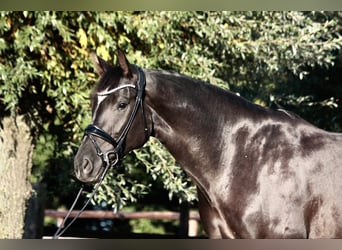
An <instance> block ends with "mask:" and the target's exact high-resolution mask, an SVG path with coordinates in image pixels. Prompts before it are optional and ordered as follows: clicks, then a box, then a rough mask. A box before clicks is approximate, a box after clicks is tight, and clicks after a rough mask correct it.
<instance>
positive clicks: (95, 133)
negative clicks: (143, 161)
mask: <svg viewBox="0 0 342 250" xmlns="http://www.w3.org/2000/svg"><path fill="white" fill-rule="evenodd" d="M133 66H134V67H135V69H136V70H137V72H138V83H137V96H136V98H135V103H134V107H133V110H132V113H131V115H130V117H129V119H128V121H127V123H126V126H125V127H124V129H123V130H122V132H121V135H120V136H119V138H118V139H117V140H115V139H114V138H113V137H112V136H111V135H110V134H108V133H107V132H106V131H104V130H103V129H101V128H99V127H98V126H96V125H94V124H89V125H88V126H87V127H86V128H85V130H84V136H88V137H89V139H90V140H91V142H92V143H93V145H94V147H95V149H96V153H97V156H99V157H100V158H101V159H102V162H103V166H104V167H105V169H104V171H103V173H102V174H101V176H100V178H99V181H98V183H97V184H96V185H95V186H94V187H93V191H92V193H91V195H90V196H89V198H88V200H87V201H86V203H85V204H84V205H83V207H82V209H81V210H80V211H79V212H78V213H77V215H76V216H75V217H74V218H73V220H72V221H70V222H69V224H68V225H67V226H65V222H66V220H67V219H68V218H69V217H70V214H71V212H72V211H73V209H74V207H75V205H76V204H77V201H78V199H79V198H80V196H81V193H82V192H83V188H84V186H83V185H82V186H81V188H80V189H79V191H78V194H77V196H76V198H75V200H74V202H73V204H72V205H71V207H70V209H69V211H68V213H67V215H66V216H65V218H64V220H63V222H62V223H61V225H60V226H59V227H58V229H57V231H56V232H55V234H54V236H53V237H52V238H53V239H58V238H59V237H60V236H61V235H62V234H63V233H64V232H65V231H66V230H67V229H68V228H69V227H70V226H71V224H72V223H74V222H75V220H76V219H77V218H79V216H80V215H81V213H82V212H83V211H84V210H85V208H86V206H87V205H88V204H89V202H90V201H91V200H92V199H93V197H94V196H95V194H96V192H97V190H98V189H99V187H100V186H101V184H102V182H103V180H104V178H105V176H106V174H107V172H108V170H109V169H110V168H111V167H115V166H116V165H117V164H118V163H119V162H120V161H121V159H122V158H123V157H124V143H125V141H126V138H127V135H128V132H129V131H130V129H131V127H132V124H133V122H134V119H135V117H136V115H137V112H138V110H139V108H141V111H142V116H143V120H144V133H145V140H147V139H148V128H147V121H146V115H145V109H144V105H143V98H144V93H145V86H146V79H145V74H144V72H143V71H142V69H141V68H139V67H138V66H136V65H133ZM123 88H135V85H133V84H127V85H123V86H120V87H118V88H115V89H113V90H110V91H108V92H106V93H101V94H100V95H101V96H104V95H110V94H112V93H114V92H115V91H118V90H121V89H123ZM94 137H98V138H100V139H102V140H104V141H106V142H108V143H109V144H111V145H112V146H113V150H110V151H108V152H106V153H103V152H102V150H101V148H100V146H99V145H98V144H97V142H96V140H95V138H94ZM111 155H114V158H113V157H111ZM64 226H65V227H64Z"/></svg>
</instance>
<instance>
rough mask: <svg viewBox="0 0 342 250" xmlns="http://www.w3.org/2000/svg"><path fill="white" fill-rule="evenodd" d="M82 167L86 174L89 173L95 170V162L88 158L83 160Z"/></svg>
mask: <svg viewBox="0 0 342 250" xmlns="http://www.w3.org/2000/svg"><path fill="white" fill-rule="evenodd" d="M81 169H82V171H83V173H84V174H89V173H91V172H92V171H93V164H92V163H91V161H90V160H89V159H88V158H85V159H84V160H83V162H82V167H81Z"/></svg>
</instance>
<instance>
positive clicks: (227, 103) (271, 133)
mask: <svg viewBox="0 0 342 250" xmlns="http://www.w3.org/2000/svg"><path fill="white" fill-rule="evenodd" d="M92 57H93V61H94V63H95V66H96V71H97V73H98V74H99V75H100V80H99V83H98V85H97V86H96V88H95V89H94V91H93V94H92V123H93V124H91V125H89V126H88V127H87V128H86V130H85V137H84V139H83V141H82V144H81V146H80V148H79V150H78V153H77V155H76V157H75V166H74V167H75V173H76V176H77V178H78V179H79V180H81V181H83V182H97V181H98V179H99V178H100V176H101V175H102V174H103V171H104V167H103V165H104V164H106V165H107V166H109V165H115V164H116V162H117V161H118V160H119V159H121V158H122V157H123V156H124V155H125V154H126V153H127V152H129V151H130V150H132V149H135V148H139V147H141V146H142V145H143V144H144V143H145V142H146V141H147V140H148V137H149V136H154V137H156V138H158V139H159V140H160V141H161V142H162V143H163V144H164V145H165V146H166V147H167V148H168V150H169V151H170V152H171V153H172V155H173V156H174V157H175V159H176V160H177V161H178V162H179V163H180V164H181V165H182V166H183V167H184V170H185V171H186V172H187V173H188V175H189V176H190V177H191V178H192V180H193V181H194V182H195V184H196V186H197V190H198V197H199V212H200V216H201V221H202V223H203V226H204V228H205V230H206V232H207V233H208V235H209V237H210V238H341V237H342V134H337V133H330V132H326V131H323V130H321V129H318V128H316V127H314V126H313V125H311V124H309V123H308V122H306V121H304V120H303V119H301V118H300V117H298V116H296V115H294V114H292V113H290V112H287V111H283V110H271V109H267V108H263V107H260V106H258V105H255V104H253V103H251V102H249V101H247V100H245V99H243V98H241V97H239V96H237V95H235V94H233V93H230V92H227V91H225V90H222V89H220V88H218V87H215V86H213V85H210V84H207V83H203V82H201V81H199V80H195V79H192V78H190V77H188V76H185V75H182V74H177V73H170V72H167V71H161V70H146V69H141V68H139V67H137V66H135V65H132V64H130V63H129V62H128V61H127V59H126V56H125V55H124V53H123V52H122V51H120V50H119V51H118V56H117V57H118V65H117V66H114V65H111V64H109V63H107V62H105V61H104V60H103V59H101V58H100V57H98V56H96V55H95V54H94V53H93V55H92Z"/></svg>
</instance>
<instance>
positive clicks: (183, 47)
mask: <svg viewBox="0 0 342 250" xmlns="http://www.w3.org/2000/svg"><path fill="white" fill-rule="evenodd" d="M341 21H342V13H341V12H292V11H291V12H166V11H161V12H53V11H52V12H28V11H24V12H0V55H1V56H0V82H1V84H0V110H1V113H2V115H3V116H5V115H10V114H11V115H15V114H25V115H26V116H27V118H28V121H29V122H30V125H31V128H32V133H33V134H34V135H35V138H36V140H35V154H34V159H33V160H34V170H33V177H32V179H33V180H35V181H42V182H47V183H48V184H49V185H48V187H49V191H50V197H51V199H50V201H49V202H50V204H48V206H50V207H52V206H58V204H60V203H63V202H64V201H65V199H69V197H70V190H72V187H73V185H72V183H70V179H69V176H68V174H70V173H71V172H72V170H73V166H72V165H73V164H72V157H73V155H74V154H75V152H76V150H77V147H78V145H79V143H80V140H81V138H82V135H83V129H84V127H85V126H86V125H87V124H88V123H89V122H90V115H91V114H90V100H89V93H90V91H91V89H92V88H93V87H94V86H95V84H96V80H97V76H96V74H95V73H94V70H93V65H92V63H91V61H90V57H89V52H90V50H91V49H93V50H96V52H97V53H98V55H100V56H101V57H103V58H104V59H106V60H108V61H110V62H115V60H116V58H115V54H116V53H115V52H116V49H117V47H118V46H119V47H121V48H122V49H124V50H125V51H126V52H127V56H128V59H129V61H130V62H131V63H135V64H137V65H139V66H141V67H143V68H157V69H166V70H175V71H178V72H181V73H184V74H187V75H190V76H192V77H194V78H198V79H202V80H204V81H207V82H210V83H212V84H215V85H218V86H221V87H223V88H225V89H231V90H233V91H235V92H238V94H240V95H241V96H244V97H246V98H247V99H250V100H252V101H254V102H256V103H259V104H261V105H265V106H272V107H274V108H279V107H281V108H288V109H290V110H293V111H295V112H297V113H298V114H300V115H302V116H303V117H305V118H306V119H307V120H309V121H311V122H313V123H315V124H316V125H318V126H320V127H322V128H325V129H329V130H335V131H342V117H341V114H342V112H341V106H342V105H341V98H342V87H341V81H340V79H341V72H342V71H341V67H342V61H341V58H342V57H341V46H342V37H341V32H342V30H341ZM156 183H157V184H156ZM158 183H159V184H158ZM156 185H157V186H158V185H159V186H161V187H162V188H163V189H166V190H167V192H168V194H169V198H173V199H176V200H179V201H188V202H191V201H194V200H196V192H195V187H194V186H193V185H192V184H191V182H190V181H189V180H188V178H187V176H186V174H185V173H184V172H183V171H182V170H181V168H180V167H179V166H178V164H177V162H176V161H175V159H174V158H173V157H172V156H171V155H170V154H169V153H168V152H167V150H165V148H164V147H163V146H162V145H161V144H160V143H159V142H158V141H157V140H156V139H154V138H152V139H150V141H149V142H148V143H147V144H146V145H145V146H144V147H143V148H142V149H139V150H135V151H134V152H132V153H131V154H129V155H128V156H127V157H126V158H125V160H124V162H123V166H121V167H119V168H117V169H114V170H113V171H112V172H111V173H110V174H109V175H108V177H107V178H106V180H105V185H104V186H102V187H101V189H100V192H99V195H98V196H97V198H96V201H97V202H99V203H100V202H101V201H104V200H105V201H106V202H107V204H109V205H110V206H111V207H112V208H113V209H118V208H121V207H123V206H126V205H127V204H129V203H132V202H135V201H136V200H137V198H141V197H142V196H144V195H145V194H147V193H152V192H153V191H154V188H153V187H155V186H156ZM158 190H159V189H158ZM52 197H53V198H52Z"/></svg>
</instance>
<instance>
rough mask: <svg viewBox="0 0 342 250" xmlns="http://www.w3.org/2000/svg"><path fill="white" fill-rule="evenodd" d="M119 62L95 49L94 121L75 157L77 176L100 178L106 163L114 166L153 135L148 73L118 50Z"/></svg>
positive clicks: (88, 178) (81, 178)
mask: <svg viewBox="0 0 342 250" xmlns="http://www.w3.org/2000/svg"><path fill="white" fill-rule="evenodd" d="M117 58H118V65H116V66H114V65H111V64H110V63H108V62H106V61H105V60H103V59H102V58H100V57H99V56H97V55H96V54H95V53H94V52H93V53H92V60H93V63H94V65H95V70H96V72H97V73H98V74H99V82H98V84H97V85H96V87H95V89H94V90H93V93H92V95H91V107H92V124H90V125H88V127H87V128H86V129H85V131H84V138H83V140H82V143H81V145H80V147H79V149H78V152H77V154H76V156H75V159H74V170H75V174H76V177H77V178H78V179H79V180H80V181H83V182H87V183H94V182H97V181H99V179H100V177H101V176H102V174H103V172H104V170H105V169H106V167H109V166H114V165H116V164H117V163H118V161H120V160H121V158H122V157H123V156H124V155H125V154H127V153H128V152H129V151H130V150H132V149H135V148H138V147H141V146H142V145H143V144H144V143H145V142H146V141H147V140H148V137H149V136H150V133H151V129H150V128H151V126H152V123H151V120H150V119H148V117H149V114H148V113H147V112H145V108H144V103H143V100H144V95H145V92H144V91H145V74H144V72H143V71H142V69H140V68H139V67H137V66H135V65H132V64H130V63H129V62H128V60H127V58H126V56H125V54H124V53H123V52H122V51H121V50H118V54H117Z"/></svg>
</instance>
